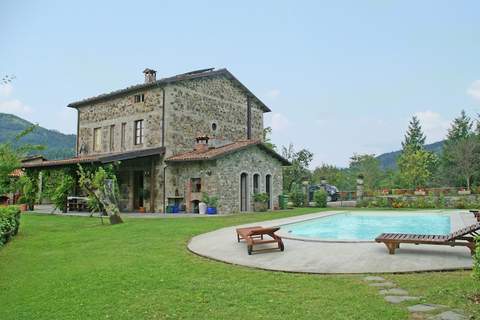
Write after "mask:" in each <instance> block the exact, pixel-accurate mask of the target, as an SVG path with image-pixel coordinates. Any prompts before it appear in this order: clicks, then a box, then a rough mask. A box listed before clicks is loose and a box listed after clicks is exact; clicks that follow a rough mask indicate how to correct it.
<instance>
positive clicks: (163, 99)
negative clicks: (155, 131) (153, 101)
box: [162, 87, 165, 147]
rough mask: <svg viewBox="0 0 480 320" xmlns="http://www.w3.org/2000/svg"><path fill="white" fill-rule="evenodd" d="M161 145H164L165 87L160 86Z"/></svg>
mask: <svg viewBox="0 0 480 320" xmlns="http://www.w3.org/2000/svg"><path fill="white" fill-rule="evenodd" d="M162 93H163V94H162V105H163V109H162V147H165V87H162Z"/></svg>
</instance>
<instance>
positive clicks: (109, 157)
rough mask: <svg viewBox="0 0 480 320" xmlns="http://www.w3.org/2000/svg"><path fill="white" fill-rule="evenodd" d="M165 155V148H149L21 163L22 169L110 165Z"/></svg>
mask: <svg viewBox="0 0 480 320" xmlns="http://www.w3.org/2000/svg"><path fill="white" fill-rule="evenodd" d="M164 154H165V148H164V147H159V148H150V149H142V150H135V151H128V152H117V153H109V154H103V155H95V156H85V157H75V158H69V159H63V160H43V161H39V162H32V163H28V162H26V163H22V168H46V167H61V166H70V165H76V164H78V163H110V162H115V161H123V160H131V159H139V158H144V157H149V156H155V155H159V156H163V155H164Z"/></svg>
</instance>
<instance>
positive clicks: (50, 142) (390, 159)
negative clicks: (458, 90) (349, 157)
mask: <svg viewBox="0 0 480 320" xmlns="http://www.w3.org/2000/svg"><path fill="white" fill-rule="evenodd" d="M32 125H33V124H32V123H31V122H29V121H27V120H24V119H22V118H20V117H17V116H15V115H12V114H7V113H0V143H4V142H7V141H13V140H14V139H15V137H16V136H17V135H18V134H19V133H21V132H22V131H24V130H25V129H27V128H29V127H31V126H32ZM21 142H22V143H29V144H35V145H44V146H45V150H41V151H36V152H35V154H41V155H43V156H44V157H45V158H47V159H51V160H53V159H65V158H70V157H73V156H74V155H75V142H76V135H74V134H63V133H61V132H59V131H56V130H49V129H45V128H42V127H40V126H37V127H36V128H35V129H34V130H33V132H31V133H30V134H28V135H27V136H25V137H23V138H22V140H21ZM443 143H444V141H438V142H435V143H431V144H427V145H425V149H427V150H429V151H432V152H435V153H440V152H441V151H442V148H443ZM400 153H401V150H398V151H392V152H387V153H384V154H381V155H379V156H377V159H378V160H379V161H380V166H381V167H382V168H383V169H394V168H395V167H396V166H397V158H398V156H399V155H400Z"/></svg>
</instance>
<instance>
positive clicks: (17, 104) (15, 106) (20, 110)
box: [0, 99, 32, 117]
mask: <svg viewBox="0 0 480 320" xmlns="http://www.w3.org/2000/svg"><path fill="white" fill-rule="evenodd" d="M0 112H4V113H12V114H15V115H17V116H20V117H24V116H26V115H29V114H31V113H32V109H31V108H30V107H29V106H27V105H25V104H23V103H22V102H21V101H20V100H17V99H13V100H5V101H0Z"/></svg>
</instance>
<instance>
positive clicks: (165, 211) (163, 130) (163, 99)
mask: <svg viewBox="0 0 480 320" xmlns="http://www.w3.org/2000/svg"><path fill="white" fill-rule="evenodd" d="M162 93H163V94H162V104H163V109H162V148H165V87H162ZM166 154H167V152H166V151H165V152H164V153H163V156H164V157H165V155H166ZM163 162H165V158H164V159H163ZM166 172H167V165H165V166H164V167H163V213H164V214H166V213H167V203H166V200H167V199H166V198H167V176H166Z"/></svg>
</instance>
